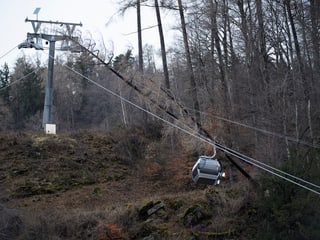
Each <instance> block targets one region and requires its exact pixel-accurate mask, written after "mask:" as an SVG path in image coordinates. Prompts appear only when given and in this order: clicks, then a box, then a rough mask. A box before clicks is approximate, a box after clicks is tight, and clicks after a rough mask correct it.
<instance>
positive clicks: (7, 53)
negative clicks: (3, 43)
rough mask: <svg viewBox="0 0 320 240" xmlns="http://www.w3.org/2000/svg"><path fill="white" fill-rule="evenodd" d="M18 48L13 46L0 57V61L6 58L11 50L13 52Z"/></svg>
mask: <svg viewBox="0 0 320 240" xmlns="http://www.w3.org/2000/svg"><path fill="white" fill-rule="evenodd" d="M17 47H18V45H17V46H14V47H13V48H12V49H10V50H9V51H8V52H6V53H5V54H3V55H2V56H0V59H2V58H4V57H5V56H7V55H8V54H9V53H11V52H12V51H13V50H15V49H16V48H17Z"/></svg>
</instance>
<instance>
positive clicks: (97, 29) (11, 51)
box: [0, 0, 177, 68]
mask: <svg viewBox="0 0 320 240" xmlns="http://www.w3.org/2000/svg"><path fill="white" fill-rule="evenodd" d="M119 2H120V1H119V0H118V1H117V0H90V1H88V0H81V1H79V0H0V26H1V38H0V68H1V67H2V66H3V65H4V63H8V64H9V67H10V68H11V67H12V66H14V63H15V61H16V60H17V59H18V58H19V57H21V56H23V55H25V56H27V57H30V58H32V59H35V58H36V57H40V59H41V60H42V59H43V58H44V56H47V54H48V53H42V51H36V50H35V49H18V48H17V45H18V44H20V43H22V42H23V41H24V40H26V37H27V33H28V32H30V33H32V32H33V28H32V25H31V23H30V22H25V19H26V18H28V19H32V20H35V19H37V15H35V14H33V13H34V10H35V9H36V8H37V7H39V8H41V9H40V12H39V14H38V19H39V20H45V21H60V22H71V23H80V22H81V23H82V24H83V26H82V27H78V29H79V30H80V31H81V32H82V34H83V36H85V37H88V36H92V38H93V39H94V41H95V42H97V43H98V46H99V44H100V43H101V42H103V43H104V45H105V46H106V47H107V50H108V51H111V52H114V54H115V56H117V55H119V54H121V53H125V52H126V50H127V49H129V48H132V49H133V54H134V55H136V54H137V53H138V45H137V34H136V31H137V28H136V9H131V10H128V11H127V12H126V13H125V14H124V15H123V16H121V15H120V14H118V9H119ZM141 13H142V28H148V27H150V26H155V25H156V24H157V23H156V16H155V11H154V9H152V8H150V7H142V9H141ZM161 17H162V19H163V28H164V34H165V39H166V45H167V47H169V46H170V42H171V41H172V39H174V36H175V34H177V33H176V32H175V31H174V30H172V28H173V27H174V20H173V19H174V18H173V17H172V15H171V13H170V12H161ZM142 38H143V44H150V45H153V46H154V48H155V49H156V50H157V49H159V48H160V44H159V38H158V32H157V27H153V28H150V29H148V30H144V31H143V35H142ZM169 39H171V40H169ZM57 45H58V43H57V44H56V46H57ZM43 51H48V50H46V49H45V50H43ZM56 54H59V53H56Z"/></svg>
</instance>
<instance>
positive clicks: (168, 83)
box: [154, 0, 170, 89]
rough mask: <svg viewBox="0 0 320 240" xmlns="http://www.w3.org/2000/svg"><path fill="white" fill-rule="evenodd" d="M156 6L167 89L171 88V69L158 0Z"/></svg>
mask: <svg viewBox="0 0 320 240" xmlns="http://www.w3.org/2000/svg"><path fill="white" fill-rule="evenodd" d="M154 6H155V8H156V14H157V21H158V30H159V38H160V46H161V57H162V66H163V73H164V85H165V87H166V88H167V89H170V80H169V71H168V64H167V53H166V45H165V42H164V37H163V30H162V21H161V15H160V8H159V3H158V0H154Z"/></svg>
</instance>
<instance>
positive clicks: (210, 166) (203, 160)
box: [192, 156, 224, 185]
mask: <svg viewBox="0 0 320 240" xmlns="http://www.w3.org/2000/svg"><path fill="white" fill-rule="evenodd" d="M223 177H224V173H223V172H222V167H221V164H220V162H219V161H218V160H216V159H212V158H210V157H206V156H200V157H199V159H198V161H197V162H196V163H195V164H194V166H193V168H192V180H193V181H194V182H195V183H201V184H213V185H218V184H219V183H220V179H221V178H223Z"/></svg>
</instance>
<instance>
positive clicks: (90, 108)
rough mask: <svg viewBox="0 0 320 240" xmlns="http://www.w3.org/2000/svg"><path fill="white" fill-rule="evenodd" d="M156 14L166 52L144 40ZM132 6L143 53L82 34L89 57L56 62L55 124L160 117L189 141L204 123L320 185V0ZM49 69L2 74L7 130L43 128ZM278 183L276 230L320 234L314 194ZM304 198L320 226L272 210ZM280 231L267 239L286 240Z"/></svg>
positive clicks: (20, 64)
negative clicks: (168, 30)
mask: <svg viewBox="0 0 320 240" xmlns="http://www.w3.org/2000/svg"><path fill="white" fill-rule="evenodd" d="M146 7H148V8H150V7H151V8H152V9H154V12H155V15H156V16H157V21H158V25H157V28H158V33H159V35H158V36H155V38H158V39H159V41H160V43H161V49H154V48H153V47H152V46H150V45H148V44H144V43H143V30H142V29H141V21H145V19H144V18H143V15H141V12H143V11H141V9H143V8H146ZM128 9H135V11H136V12H137V38H138V43H139V44H138V46H136V49H128V50H127V52H124V53H123V54H120V55H117V56H113V55H112V53H110V52H109V50H108V49H105V48H103V45H102V44H97V43H96V42H95V41H94V40H93V39H89V40H88V39H84V37H82V36H81V35H79V36H78V37H79V39H80V40H79V41H80V44H82V46H84V47H85V48H86V49H87V51H81V52H80V53H78V52H77V53H74V52H65V54H64V55H63V56H62V57H56V58H55V63H54V76H53V78H54V81H53V82H54V87H53V108H52V122H53V123H55V124H56V125H57V129H58V132H68V131H78V130H83V129H86V130H88V129H91V130H99V131H105V132H108V131H112V129H116V128H119V127H125V128H126V127H132V126H139V127H144V128H147V126H151V125H152V124H153V123H154V122H157V123H160V124H161V125H162V126H163V131H165V134H164V137H166V138H168V141H170V139H171V138H172V136H173V135H174V136H175V137H176V134H178V136H181V135H184V132H179V129H180V128H186V129H188V131H190V132H192V133H193V132H197V131H198V130H199V126H201V128H203V129H206V131H208V132H210V134H211V136H214V139H215V140H217V141H218V142H221V143H223V144H225V145H226V146H229V147H231V148H233V149H236V150H237V151H240V152H242V153H244V154H245V155H247V156H251V157H252V158H254V159H259V160H260V161H262V162H263V163H266V164H271V165H272V166H276V167H284V169H286V170H288V171H290V172H291V173H292V174H297V175H299V176H300V177H302V178H306V179H308V181H311V182H313V183H315V184H320V179H319V173H320V165H319V157H320V154H319V148H320V143H319V140H320V109H319V106H318V104H319V103H320V67H319V66H320V31H319V30H320V2H319V1H316V0H210V1H208V0H184V1H182V0H177V1H175V0H161V1H158V0H145V1H143V0H121V1H119V12H120V13H125V12H126V11H127V10H128ZM164 12H165V13H170V14H172V16H174V17H175V21H176V27H175V31H176V32H177V36H179V37H177V38H176V39H175V41H174V45H170V46H167V45H166V36H165V35H164V33H163V29H162V18H161V17H162V14H163V13H164ZM134 52H137V53H138V54H136V55H134V54H133V53H134ZM156 59H159V61H160V62H161V64H160V65H159V64H158V65H156ZM47 74H48V68H47V66H46V64H44V63H41V62H40V61H39V60H34V59H30V58H29V57H28V56H24V57H21V58H19V59H17V60H16V63H15V66H14V67H13V68H12V69H9V67H8V65H6V64H5V65H4V66H1V67H0V123H1V125H0V131H1V132H6V131H43V129H42V125H41V123H42V113H43V106H44V96H45V82H46V78H47ZM172 126H174V127H172ZM175 130H177V132H175ZM190 141H191V142H192V144H190V147H195V148H199V149H205V147H204V146H205V144H202V145H201V144H198V143H196V142H197V141H198V139H192V140H190ZM187 143H189V142H187ZM264 181H266V180H264ZM271 181H272V182H266V183H265V184H266V186H269V185H270V184H275V185H276V186H278V187H279V189H277V187H275V188H272V187H270V189H273V191H280V193H281V194H279V195H278V198H277V197H274V198H275V199H273V200H274V204H273V205H272V204H270V205H268V203H267V202H264V203H261V204H264V205H263V206H264V212H262V213H261V214H262V216H268V217H266V218H265V221H267V220H270V224H269V225H268V227H269V228H270V229H273V231H272V230H270V231H269V234H271V235H272V234H276V233H277V232H279V231H280V230H279V229H281V227H283V228H288V229H289V230H288V231H289V232H290V230H292V231H293V232H294V233H297V232H299V234H297V235H296V236H297V237H296V238H291V239H312V237H315V236H318V237H319V235H317V234H319V232H316V231H318V230H316V228H317V226H316V224H315V222H314V221H315V219H316V218H315V216H314V215H313V214H314V213H316V212H319V211H320V206H319V201H318V200H319V199H314V193H308V194H306V195H305V197H303V196H304V194H303V193H305V192H303V191H304V190H295V189H296V188H295V187H292V188H290V187H289V188H286V187H283V186H281V183H279V182H278V180H277V179H272V180H271ZM268 184H269V185H268ZM285 186H286V185H285ZM283 189H285V190H283ZM301 191H302V192H301ZM317 191H318V190H317ZM278 193H279V192H278ZM286 194H287V195H286ZM295 197H296V198H297V199H300V200H301V202H300V203H302V204H301V206H308V207H306V209H307V210H308V214H309V215H308V217H307V218H306V221H307V222H308V223H310V224H311V223H312V224H311V225H309V226H308V227H306V228H305V227H304V225H303V224H302V225H299V224H298V223H301V222H300V220H297V219H300V218H302V217H303V216H304V217H305V216H306V215H303V214H302V213H301V216H295V217H296V218H295V220H296V222H294V220H293V221H292V222H290V224H291V225H290V224H289V223H288V222H287V223H284V222H285V220H284V219H283V218H284V215H281V213H279V214H278V215H277V214H275V215H268V211H269V210H270V209H274V208H278V209H281V211H286V210H288V209H292V208H298V205H299V201H294V203H292V199H294V198H295ZM311 203H313V206H312V207H311V206H310V204H311ZM290 204H292V205H290ZM308 204H309V205H308ZM284 205H286V207H287V208H286V209H283V206H284ZM289 205H290V206H289ZM279 211H280V210H279ZM281 211H280V212H281ZM297 211H298V212H299V211H300V210H297ZM301 211H302V210H301ZM282 213H283V212H282ZM263 214H265V215H263ZM280 215H281V216H280ZM287 217H288V216H287ZM275 219H277V221H278V224H275V222H276V220H275ZM281 224H283V225H281ZM293 229H295V230H293ZM306 229H307V230H306ZM304 231H307V232H308V233H306V232H304ZM313 231H314V232H313ZM291 233H292V232H291ZM279 234H284V233H283V232H281V231H280V232H279ZM308 234H309V235H308ZM271 235H270V236H269V237H270V238H269V237H268V236H265V238H260V239H285V238H283V236H284V235H279V236H278V238H271ZM293 235H294V234H292V235H290V236H293ZM311 236H312V237H311ZM309 237H310V238H309ZM288 239H289V238H288ZM313 239H315V238H313Z"/></svg>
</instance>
